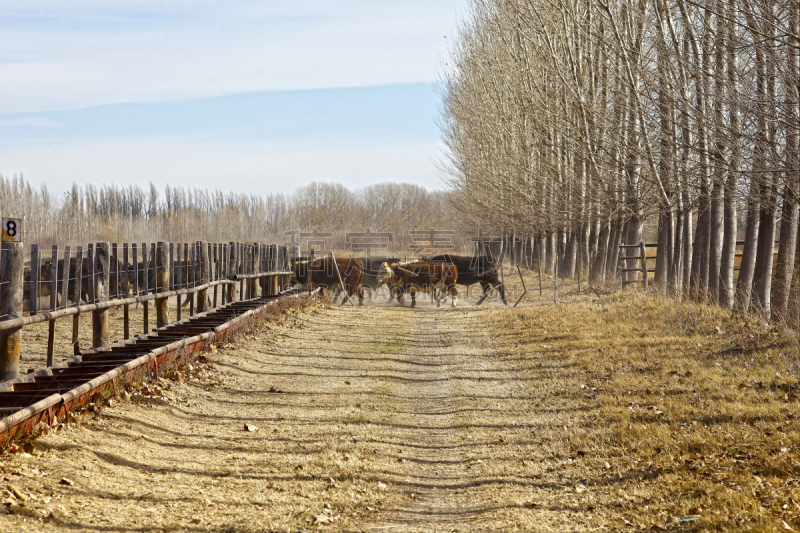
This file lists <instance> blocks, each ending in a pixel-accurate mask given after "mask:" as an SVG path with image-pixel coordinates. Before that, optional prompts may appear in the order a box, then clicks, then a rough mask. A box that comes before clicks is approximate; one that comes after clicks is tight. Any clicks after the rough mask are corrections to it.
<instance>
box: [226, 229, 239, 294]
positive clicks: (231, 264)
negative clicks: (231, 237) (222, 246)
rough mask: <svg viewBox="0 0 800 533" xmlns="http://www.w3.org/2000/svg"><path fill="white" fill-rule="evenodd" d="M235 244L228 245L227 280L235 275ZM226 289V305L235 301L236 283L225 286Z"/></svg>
mask: <svg viewBox="0 0 800 533" xmlns="http://www.w3.org/2000/svg"><path fill="white" fill-rule="evenodd" d="M236 264H237V262H236V243H235V242H231V243H230V244H229V245H228V278H230V277H231V276H233V275H235V274H236V273H237V272H236ZM226 287H227V289H228V291H227V292H228V303H231V302H235V301H236V283H230V284H228V285H226Z"/></svg>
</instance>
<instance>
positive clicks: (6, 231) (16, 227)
mask: <svg viewBox="0 0 800 533" xmlns="http://www.w3.org/2000/svg"><path fill="white" fill-rule="evenodd" d="M2 242H22V219H21V218H3V239H2Z"/></svg>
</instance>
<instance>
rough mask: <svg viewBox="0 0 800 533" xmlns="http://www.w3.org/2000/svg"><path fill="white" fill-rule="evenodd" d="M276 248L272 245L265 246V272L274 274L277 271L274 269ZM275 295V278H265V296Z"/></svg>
mask: <svg viewBox="0 0 800 533" xmlns="http://www.w3.org/2000/svg"><path fill="white" fill-rule="evenodd" d="M276 250H277V247H276V246H275V245H274V244H270V245H268V246H267V272H275V271H276V270H278V269H277V268H275V266H276V265H277V263H276V261H275V256H276V253H277V251H276ZM274 295H275V276H270V277H268V278H267V296H274Z"/></svg>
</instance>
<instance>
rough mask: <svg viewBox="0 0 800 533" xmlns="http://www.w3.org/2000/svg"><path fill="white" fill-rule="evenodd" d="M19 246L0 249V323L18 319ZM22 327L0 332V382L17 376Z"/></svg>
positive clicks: (12, 244)
mask: <svg viewBox="0 0 800 533" xmlns="http://www.w3.org/2000/svg"><path fill="white" fill-rule="evenodd" d="M24 265H25V260H24V257H23V253H22V243H17V242H4V243H3V245H2V249H0V320H13V319H15V318H22V279H23V270H24ZM21 341H22V328H21V327H19V328H12V329H7V330H4V331H0V381H5V380H8V379H13V378H15V377H17V376H18V375H19V356H20V343H21Z"/></svg>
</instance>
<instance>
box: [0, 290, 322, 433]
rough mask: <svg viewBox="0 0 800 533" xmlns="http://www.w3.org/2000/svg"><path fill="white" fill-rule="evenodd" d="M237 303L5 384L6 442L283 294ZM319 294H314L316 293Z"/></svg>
mask: <svg viewBox="0 0 800 533" xmlns="http://www.w3.org/2000/svg"><path fill="white" fill-rule="evenodd" d="M286 296H288V295H287V294H285V293H284V294H283V295H279V296H265V297H262V298H256V299H252V300H246V301H237V302H231V303H229V304H227V305H225V306H222V307H218V308H216V309H213V310H211V311H208V312H205V313H200V314H197V315H194V316H192V317H191V318H187V319H184V320H181V321H179V322H175V323H173V324H170V325H167V326H164V327H162V328H160V329H158V330H154V331H153V332H152V333H149V334H146V335H141V336H138V337H134V338H132V339H128V340H125V341H121V342H117V343H114V344H111V345H108V346H103V347H101V348H93V349H91V350H86V351H84V352H82V353H81V354H79V355H76V356H74V357H71V358H70V359H67V360H65V361H63V362H61V363H58V364H55V365H52V366H50V367H47V368H45V369H42V370H39V371H37V372H33V373H30V374H26V375H23V376H19V377H17V378H14V379H12V380H9V381H4V382H2V383H0V416H2V417H4V418H2V419H0V446H6V445H8V444H9V443H10V442H11V441H12V440H14V439H18V438H22V437H25V436H26V435H29V434H30V433H31V432H32V431H33V430H34V428H36V426H37V425H38V424H39V423H40V422H44V423H46V424H48V425H52V424H53V422H54V421H55V420H56V419H60V420H67V419H68V417H69V413H70V411H72V410H74V409H76V408H78V407H80V406H82V405H84V404H87V403H89V402H91V401H93V400H94V399H95V398H98V397H101V396H104V395H107V394H109V393H113V392H115V391H116V389H117V387H118V386H120V384H122V383H125V382H131V381H144V380H147V379H150V378H151V377H158V373H159V371H163V369H165V368H168V367H170V366H171V365H173V364H175V363H176V361H178V360H179V359H182V358H186V357H188V356H189V355H190V354H192V353H194V352H196V351H198V350H201V349H203V348H205V347H206V346H208V345H209V344H212V343H215V342H219V341H221V340H222V339H224V338H226V337H228V336H230V335H231V334H233V333H234V332H236V331H237V330H238V329H239V328H241V327H242V326H243V325H244V324H246V323H248V322H249V321H250V320H252V319H255V318H258V316H259V315H261V314H262V313H264V312H265V311H266V310H267V308H268V307H269V306H270V305H272V304H273V303H274V302H276V301H277V300H278V299H280V298H281V297H286ZM311 296H312V297H313V294H312V295H311Z"/></svg>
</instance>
